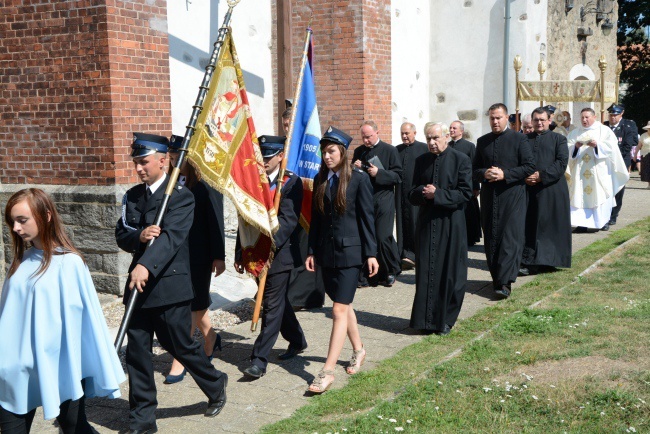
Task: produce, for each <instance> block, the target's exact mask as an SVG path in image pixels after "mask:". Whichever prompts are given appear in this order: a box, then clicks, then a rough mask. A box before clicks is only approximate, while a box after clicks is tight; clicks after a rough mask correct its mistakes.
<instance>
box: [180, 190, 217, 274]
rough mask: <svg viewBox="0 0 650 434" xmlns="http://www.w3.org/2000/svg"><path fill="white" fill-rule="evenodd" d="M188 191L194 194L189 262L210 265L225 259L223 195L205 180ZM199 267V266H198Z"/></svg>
mask: <svg viewBox="0 0 650 434" xmlns="http://www.w3.org/2000/svg"><path fill="white" fill-rule="evenodd" d="M190 191H191V192H192V194H193V195H194V222H193V224H192V229H190V234H189V240H190V246H192V248H191V250H190V264H191V265H192V267H194V266H197V265H205V264H210V265H212V261H213V260H215V259H221V260H222V261H223V260H225V259H226V251H225V231H224V223H223V195H222V194H221V193H219V192H218V191H217V190H215V189H214V188H212V187H210V186H209V185H208V184H207V183H206V182H205V181H198V182H197V183H196V184H195V185H194V186H193V187H192V188H190ZM199 269H201V268H199Z"/></svg>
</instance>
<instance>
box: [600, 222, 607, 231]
mask: <svg viewBox="0 0 650 434" xmlns="http://www.w3.org/2000/svg"><path fill="white" fill-rule="evenodd" d="M600 230H601V231H608V230H609V223H605V226H603V227H602V228H600Z"/></svg>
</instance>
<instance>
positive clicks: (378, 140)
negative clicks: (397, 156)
mask: <svg viewBox="0 0 650 434" xmlns="http://www.w3.org/2000/svg"><path fill="white" fill-rule="evenodd" d="M380 141H381V139H380V138H379V137H377V141H376V142H375V144H374V145H372V146H368V148H369V149H372V148H374V147H375V146H377V144H378V143H379V142H380Z"/></svg>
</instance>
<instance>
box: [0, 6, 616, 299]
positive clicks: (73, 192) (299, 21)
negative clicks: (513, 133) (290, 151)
mask: <svg viewBox="0 0 650 434" xmlns="http://www.w3.org/2000/svg"><path fill="white" fill-rule="evenodd" d="M505 1H506V0H487V1H478V0H453V1H449V2H431V1H427V0H392V1H391V0H346V1H343V2H330V1H326V0H268V1H258V0H255V1H252V0H241V1H240V2H239V4H238V5H237V6H236V7H235V9H234V13H233V19H232V22H231V26H232V31H233V37H234V41H235V43H236V46H237V51H238V54H239V57H240V62H241V65H242V68H243V69H244V78H245V80H246V86H247V90H248V93H249V97H250V101H251V110H252V112H253V116H254V120H255V124H256V130H257V133H258V134H274V133H278V130H279V121H278V118H279V114H280V113H281V112H282V110H283V109H284V100H285V99H287V98H292V97H293V89H292V86H293V85H292V83H294V81H295V77H296V74H297V69H298V66H299V59H300V55H301V50H302V46H303V40H304V35H305V28H306V27H307V25H308V23H309V22H310V21H311V28H312V29H313V31H314V49H315V51H314V54H315V58H314V71H315V82H316V88H317V98H318V105H319V113H320V118H321V126H322V128H327V126H329V125H336V126H337V127H339V128H341V129H343V130H344V131H347V132H348V133H349V134H351V135H352V136H353V137H354V138H355V143H354V144H356V145H358V144H360V143H361V140H360V138H359V133H358V127H359V125H360V123H361V122H362V121H363V120H366V119H373V120H374V121H375V122H377V124H378V125H379V129H380V137H381V138H382V139H384V140H385V141H387V142H392V143H393V144H395V145H396V144H399V142H400V139H399V133H398V131H399V126H400V124H401V123H402V122H404V121H409V122H413V123H414V124H415V125H416V126H417V128H418V134H419V135H418V139H419V140H423V134H422V127H423V125H424V123H426V122H428V121H441V122H446V123H449V122H451V121H452V120H454V119H461V120H463V122H465V124H466V128H467V131H468V133H469V135H470V137H471V138H472V139H476V138H477V137H478V136H480V135H481V134H483V133H485V132H486V131H488V130H489V127H488V123H487V117H486V109H487V107H488V106H489V105H490V104H492V103H495V102H502V101H503V102H506V104H507V105H508V106H509V107H510V108H511V109H514V100H515V96H514V70H513V69H512V60H513V58H514V56H515V55H517V54H519V55H520V56H521V57H522V59H523V62H524V67H523V68H522V71H521V74H520V78H521V79H528V80H531V79H536V78H538V76H539V74H538V72H537V65H538V63H539V61H540V60H542V59H543V60H545V61H546V62H547V64H548V72H547V75H546V78H552V79H566V80H574V79H584V78H586V79H592V78H594V77H595V78H597V77H598V74H599V70H598V66H597V62H598V58H599V57H600V55H601V54H604V55H605V56H606V58H607V59H608V60H609V61H610V65H611V66H610V69H608V71H607V74H608V76H607V79H608V80H609V81H612V80H613V75H614V72H613V65H614V64H615V60H614V59H615V55H616V35H615V33H616V31H615V26H616V18H617V15H616V9H617V2H616V1H611V0H599V1H590V2H587V1H585V0H509V3H508V8H507V10H508V12H509V13H508V17H506V14H505V12H506V3H505ZM226 9H227V2H226V1H225V0H219V1H216V0H214V1H203V2H200V1H192V2H190V1H176V2H168V1H166V0H130V1H124V0H122V1H119V0H99V1H88V0H69V1H62V2H46V3H44V2H40V1H30V0H8V1H6V2H3V4H2V5H1V6H0V41H2V42H1V43H0V83H1V86H0V105H2V107H3V112H2V114H1V115H0V116H1V119H2V122H0V165H1V167H0V170H1V171H0V205H2V206H3V207H4V204H5V203H6V200H7V199H8V197H9V196H10V195H11V194H12V193H13V192H15V191H17V190H19V189H21V188H25V187H28V186H38V187H41V188H43V189H44V190H46V191H47V192H49V193H51V194H52V195H53V196H54V199H55V201H56V202H57V204H58V206H59V208H60V210H61V212H62V215H63V217H64V220H65V222H66V225H67V227H68V229H69V231H70V232H71V234H72V236H73V239H74V241H75V243H76V244H77V245H78V246H79V247H80V248H81V249H82V251H83V252H84V253H85V255H86V258H87V260H88V264H89V267H90V268H91V271H92V272H93V278H94V279H95V282H96V285H97V287H98V290H100V291H103V292H112V293H119V292H120V291H121V290H122V288H123V283H124V281H125V278H126V270H127V268H128V265H129V262H130V256H129V255H128V254H126V253H124V252H120V250H119V249H118V248H117V246H116V245H115V241H114V236H113V230H114V225H115V222H116V221H117V219H118V217H119V216H120V212H121V207H120V202H121V198H122V195H123V193H124V192H125V191H126V190H127V189H128V188H129V187H130V186H132V185H133V183H135V182H137V179H136V177H135V174H134V172H133V169H132V164H131V161H130V158H129V146H130V143H131V134H132V132H152V133H157V134H165V135H166V134H171V133H172V132H173V133H175V134H184V132H185V126H186V125H187V123H188V121H189V116H190V113H191V109H192V105H193V104H194V101H195V99H196V94H197V92H198V86H199V85H200V83H201V79H202V77H203V70H204V67H205V65H206V64H207V59H208V58H209V56H210V53H211V51H212V44H213V43H214V40H215V39H216V35H217V32H218V28H219V26H220V25H221V21H222V20H223V16H224V14H225V11H226ZM610 10H611V12H612V13H608V12H610ZM506 18H508V19H506ZM607 20H609V21H607ZM606 22H610V23H613V26H614V29H613V31H611V33H610V34H609V35H605V30H606V28H605V27H604V26H603V24H604V23H606ZM610 30H611V28H610ZM504 73H507V77H506V78H505V79H504ZM504 84H505V85H504ZM534 106H535V104H534V103H526V104H522V107H521V108H522V111H528V112H529V111H530V110H532V108H533V107H534ZM560 107H562V108H567V109H575V108H576V107H572V106H570V105H567V106H566V107H563V106H562V105H560ZM226 209H227V213H228V216H227V225H228V226H229V227H230V229H234V225H235V224H236V223H235V222H236V218H235V217H236V216H235V215H234V211H233V210H232V207H226ZM0 243H2V246H0V247H1V248H0V255H2V258H0V259H2V260H4V261H6V260H8V258H9V256H10V252H9V249H10V241H9V232H8V230H7V228H6V226H3V228H2V237H1V239H0ZM4 261H3V262H4ZM2 273H4V267H2Z"/></svg>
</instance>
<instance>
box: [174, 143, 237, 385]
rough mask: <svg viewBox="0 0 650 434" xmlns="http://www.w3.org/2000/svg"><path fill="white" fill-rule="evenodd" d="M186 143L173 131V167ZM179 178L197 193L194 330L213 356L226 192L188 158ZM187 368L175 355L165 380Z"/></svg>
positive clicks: (193, 233)
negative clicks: (214, 292)
mask: <svg viewBox="0 0 650 434" xmlns="http://www.w3.org/2000/svg"><path fill="white" fill-rule="evenodd" d="M182 144H183V137H182V136H175V135H172V136H171V138H170V140H169V164H170V171H171V169H172V168H173V167H174V166H175V165H176V161H177V159H178V154H179V152H180V149H181V146H182ZM178 182H179V183H180V184H182V185H184V186H185V187H187V188H188V189H189V190H190V191H191V192H192V194H193V195H194V220H193V222H192V227H191V228H190V235H189V243H190V274H191V276H192V288H193V289H194V299H193V300H192V306H191V307H192V330H190V335H193V334H194V330H196V327H198V328H199V330H200V331H201V334H202V335H203V339H204V341H205V342H204V344H203V349H204V351H205V354H206V355H207V356H208V357H209V358H210V359H212V354H213V353H214V352H215V350H217V349H221V336H220V335H219V334H218V333H216V332H215V331H214V329H213V328H212V322H211V321H210V315H208V308H209V307H210V305H211V304H212V299H211V298H210V282H211V279H212V273H214V277H217V276H219V275H220V274H221V273H223V272H224V271H225V270H226V265H225V262H224V261H225V258H226V247H225V233H224V224H223V195H222V194H221V193H219V192H218V191H216V190H215V189H214V188H212V187H210V186H209V185H208V184H207V183H206V182H205V181H202V180H200V179H199V177H198V176H197V174H196V170H194V167H192V166H191V165H190V164H189V163H188V162H187V160H185V162H184V164H183V167H182V168H181V174H180V176H179V179H178ZM186 372H187V370H186V369H185V368H184V367H183V365H182V364H181V362H179V361H178V360H176V359H174V361H173V362H172V367H171V369H170V370H169V374H168V375H167V376H166V377H165V384H174V383H178V382H179V381H181V380H183V378H184V377H185V373H186Z"/></svg>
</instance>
